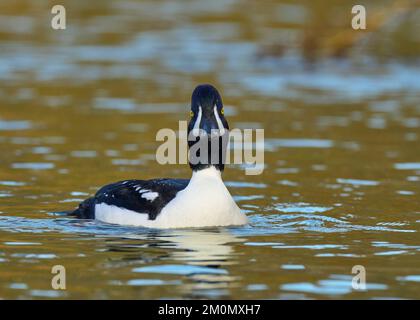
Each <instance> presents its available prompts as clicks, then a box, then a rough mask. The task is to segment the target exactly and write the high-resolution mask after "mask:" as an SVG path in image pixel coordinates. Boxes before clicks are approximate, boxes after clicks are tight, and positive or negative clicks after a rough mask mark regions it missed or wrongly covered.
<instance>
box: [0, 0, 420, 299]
mask: <svg viewBox="0 0 420 320" xmlns="http://www.w3.org/2000/svg"><path fill="white" fill-rule="evenodd" d="M55 4H61V5H64V7H65V9H66V27H67V28H66V30H53V29H52V28H51V19H52V17H53V15H52V14H51V8H52V6H53V5H55ZM355 4H362V5H364V6H365V7H366V11H367V29H366V30H359V31H355V30H353V29H352V28H351V20H352V17H353V15H352V14H351V8H352V6H353V5H355ZM419 23H420V4H419V2H418V1H364V2H363V3H360V2H357V3H354V1H347V0H344V1H338V0H330V1H318V0H316V1H251V0H214V1H204V0H203V1H190V0H185V1H164V0H162V1H134V0H128V1H124V0H122V1H108V0H96V1H79V0H72V1H60V2H59V3H57V2H56V1H41V0H37V1H23V0H2V1H1V2H0V298H162V297H167V298H197V297H199V298H233V299H234V298H320V297H321V298H380V297H386V298H420V291H419V289H418V288H419V286H418V284H419V282H420V271H419V268H418V265H419V264H418V262H419V252H420V246H419V241H420V238H419V235H418V231H419V223H420V216H419V214H420V200H419V192H420V188H419V185H420V148H419V139H420V103H419V102H420V64H419V54H420V36H419V31H420V28H419ZM200 83H212V84H214V85H215V86H216V87H217V88H218V89H219V90H220V92H221V94H222V97H223V99H224V103H225V108H226V115H227V118H228V120H229V123H230V126H231V127H234V128H262V129H264V130H265V171H264V173H263V174H262V175H259V176H246V175H245V174H244V170H243V167H241V166H231V167H229V168H227V170H226V172H225V174H224V180H225V181H226V184H227V185H228V187H229V189H230V191H231V193H232V194H233V195H234V197H235V200H236V201H237V202H238V204H239V205H240V207H241V208H242V209H243V210H245V211H246V212H247V214H248V216H249V217H250V221H251V224H250V226H248V227H244V228H235V229H227V230H224V229H223V230H220V229H216V230H201V231H196V232H194V231H188V232H187V231H182V232H181V231H180V232H177V231H174V232H167V233H165V232H163V233H157V232H149V231H146V230H139V229H136V228H120V227H114V226H106V225H103V224H102V225H101V224H96V223H94V222H79V221H74V220H72V219H67V218H65V217H62V216H60V215H59V214H58V213H57V212H60V211H64V210H70V209H72V208H74V207H75V206H77V205H78V203H79V202H80V201H81V200H83V199H84V198H86V197H87V196H89V195H90V194H92V193H94V192H95V191H96V190H97V188H98V187H99V186H102V185H104V184H107V183H110V182H113V181H118V180H123V179H128V178H140V179H148V178H154V177H189V175H190V169H189V168H188V166H184V165H167V166H161V165H158V164H157V163H156V161H155V151H156V148H157V147H158V145H159V144H158V143H157V142H156V141H155V135H156V132H157V131H158V130H159V129H161V128H163V127H166V128H172V129H174V130H177V129H178V121H179V120H187V119H188V117H189V100H190V95H191V92H192V90H193V89H194V87H195V86H196V85H197V84H200ZM54 264H63V265H64V266H66V268H67V270H68V276H67V277H68V290H66V291H55V290H51V287H50V269H51V266H52V265H54ZM355 264H362V265H365V266H366V268H367V271H368V279H369V283H368V289H369V290H368V291H367V292H356V291H354V290H352V288H351V268H352V266H353V265H355ZM81 270H82V271H81ZM122 288H124V289H122Z"/></svg>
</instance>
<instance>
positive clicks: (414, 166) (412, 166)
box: [394, 162, 420, 170]
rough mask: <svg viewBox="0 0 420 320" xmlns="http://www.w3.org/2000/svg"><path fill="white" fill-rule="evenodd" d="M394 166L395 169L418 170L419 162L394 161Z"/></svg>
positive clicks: (419, 168)
mask: <svg viewBox="0 0 420 320" xmlns="http://www.w3.org/2000/svg"><path fill="white" fill-rule="evenodd" d="M394 168H395V169H397V170H420V162H401V163H395V164H394Z"/></svg>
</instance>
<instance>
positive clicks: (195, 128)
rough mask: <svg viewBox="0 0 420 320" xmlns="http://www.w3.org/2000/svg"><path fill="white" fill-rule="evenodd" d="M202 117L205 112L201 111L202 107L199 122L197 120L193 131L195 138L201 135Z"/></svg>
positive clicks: (199, 110)
mask: <svg viewBox="0 0 420 320" xmlns="http://www.w3.org/2000/svg"><path fill="white" fill-rule="evenodd" d="M202 115H203V110H202V109H201V106H200V107H199V109H198V116H197V120H195V123H194V127H193V129H192V134H193V135H194V136H199V135H200V124H201V117H202Z"/></svg>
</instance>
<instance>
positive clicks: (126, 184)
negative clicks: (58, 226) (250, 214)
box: [71, 84, 248, 229]
mask: <svg viewBox="0 0 420 320" xmlns="http://www.w3.org/2000/svg"><path fill="white" fill-rule="evenodd" d="M228 135H229V125H228V122H227V120H226V117H225V115H224V106H223V102H222V98H221V95H220V93H219V92H218V90H217V89H216V88H215V87H214V86H212V85H210V84H201V85H198V86H197V87H196V88H195V89H194V90H193V92H192V96H191V112H190V121H189V123H188V149H189V157H188V158H189V159H188V160H189V165H190V168H191V170H192V175H191V178H190V179H172V178H156V179H151V180H137V179H132V180H123V181H119V182H115V183H111V184H108V185H105V186H103V187H102V188H100V189H99V190H98V191H97V192H96V194H95V195H94V196H93V197H90V198H88V199H86V200H84V201H83V202H81V203H80V204H79V206H78V208H76V209H75V210H74V211H73V212H72V213H71V215H72V216H75V217H77V218H80V219H94V220H98V221H101V222H104V223H109V224H117V225H126V226H139V227H146V228H156V229H171V228H200V227H217V226H238V225H246V224H247V223H248V219H247V217H246V215H245V214H244V213H243V212H242V211H241V209H240V208H239V207H238V205H237V204H236V202H235V200H234V199H233V198H232V196H231V194H230V192H229V190H228V189H227V187H226V185H225V184H224V182H223V179H222V172H223V171H224V167H225V161H224V159H225V154H226V148H227V143H226V141H227V139H225V138H226V137H228ZM214 142H218V143H214ZM200 145H201V146H206V145H207V152H203V150H205V148H204V149H200V148H199V146H200Z"/></svg>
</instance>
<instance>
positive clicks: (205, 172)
mask: <svg viewBox="0 0 420 320" xmlns="http://www.w3.org/2000/svg"><path fill="white" fill-rule="evenodd" d="M202 179H216V180H220V181H222V172H221V171H220V170H219V169H218V168H217V167H216V166H213V165H210V166H208V167H206V168H203V169H199V170H193V172H192V176H191V181H196V180H202Z"/></svg>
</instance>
